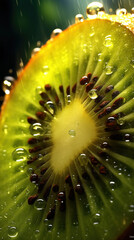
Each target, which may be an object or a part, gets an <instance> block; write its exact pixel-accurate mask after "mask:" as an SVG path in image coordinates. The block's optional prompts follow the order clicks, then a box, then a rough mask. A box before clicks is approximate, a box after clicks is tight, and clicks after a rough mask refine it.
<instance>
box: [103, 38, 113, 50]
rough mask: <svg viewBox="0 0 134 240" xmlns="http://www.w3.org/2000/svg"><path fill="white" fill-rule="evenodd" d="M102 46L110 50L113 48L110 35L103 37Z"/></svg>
mask: <svg viewBox="0 0 134 240" xmlns="http://www.w3.org/2000/svg"><path fill="white" fill-rule="evenodd" d="M104 46H105V47H107V48H112V47H113V42H112V38H111V35H108V36H106V37H105V42H104Z"/></svg>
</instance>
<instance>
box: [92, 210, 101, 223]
mask: <svg viewBox="0 0 134 240" xmlns="http://www.w3.org/2000/svg"><path fill="white" fill-rule="evenodd" d="M99 223H100V213H96V214H95V216H94V218H93V224H94V225H98V224H99Z"/></svg>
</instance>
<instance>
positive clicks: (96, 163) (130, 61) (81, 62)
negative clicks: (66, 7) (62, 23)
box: [0, 16, 134, 240]
mask: <svg viewBox="0 0 134 240" xmlns="http://www.w3.org/2000/svg"><path fill="white" fill-rule="evenodd" d="M105 18H107V19H108V18H110V17H107V16H106V17H105ZM111 18H112V17H111ZM107 19H98V18H96V19H92V20H84V21H82V22H80V23H77V24H74V25H72V26H70V27H69V28H68V29H67V30H65V31H63V32H61V33H60V34H59V35H58V36H56V37H55V38H52V39H50V40H49V41H48V42H47V43H46V45H45V46H43V47H42V48H41V50H40V51H39V52H38V53H37V54H36V55H35V56H33V57H32V58H31V60H30V62H29V63H28V65H27V66H26V67H25V68H24V71H23V72H22V73H21V74H20V76H19V78H18V80H17V81H16V83H15V84H14V86H13V88H12V90H11V92H10V94H9V95H7V96H6V97H5V101H4V104H3V106H2V111H1V116H0V136H1V140H0V193H1V194H0V239H2V240H7V239H12V238H14V239H19V240H22V239H25V240H29V239H32V240H36V239H39V240H52V239H62V240H63V239H66V240H71V239H74V240H76V239H77V240H79V239H83V240H86V239H88V240H89V239H92V240H115V239H121V238H122V239H123V237H121V238H119V237H120V236H123V235H122V234H123V232H124V231H125V230H126V229H127V228H128V227H129V226H130V225H131V224H132V221H133V219H134V191H133V188H134V157H133V156H134V35H133V32H132V31H131V30H132V27H130V29H131V30H129V29H128V28H127V27H125V26H124V25H123V24H121V23H117V22H116V21H113V20H107Z"/></svg>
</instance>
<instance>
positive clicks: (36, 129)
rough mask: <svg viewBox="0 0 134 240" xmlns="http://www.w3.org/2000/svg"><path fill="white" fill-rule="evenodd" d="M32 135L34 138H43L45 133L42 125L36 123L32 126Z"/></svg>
mask: <svg viewBox="0 0 134 240" xmlns="http://www.w3.org/2000/svg"><path fill="white" fill-rule="evenodd" d="M29 129H30V133H31V134H32V135H33V136H34V137H39V136H42V135H43V133H44V131H43V127H42V125H41V123H34V124H32V125H31V126H30V128H29Z"/></svg>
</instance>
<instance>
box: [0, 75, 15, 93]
mask: <svg viewBox="0 0 134 240" xmlns="http://www.w3.org/2000/svg"><path fill="white" fill-rule="evenodd" d="M14 81H15V79H14V78H13V77H11V76H6V77H4V81H3V85H2V90H3V91H4V92H5V94H9V93H10V90H11V88H12V86H13V84H14Z"/></svg>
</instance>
